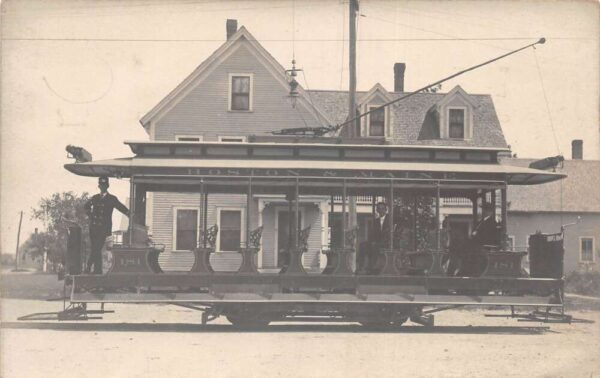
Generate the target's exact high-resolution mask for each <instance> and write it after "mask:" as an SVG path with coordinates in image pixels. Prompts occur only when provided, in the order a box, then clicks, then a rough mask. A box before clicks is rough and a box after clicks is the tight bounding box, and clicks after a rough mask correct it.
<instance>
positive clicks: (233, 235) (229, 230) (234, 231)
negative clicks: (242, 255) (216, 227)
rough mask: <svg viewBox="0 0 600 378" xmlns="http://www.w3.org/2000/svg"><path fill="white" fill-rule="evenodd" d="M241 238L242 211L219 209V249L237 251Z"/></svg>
mask: <svg viewBox="0 0 600 378" xmlns="http://www.w3.org/2000/svg"><path fill="white" fill-rule="evenodd" d="M241 239H242V212H241V211H239V210H221V224H220V232H219V244H220V249H221V251H237V250H238V249H239V248H240V242H241Z"/></svg>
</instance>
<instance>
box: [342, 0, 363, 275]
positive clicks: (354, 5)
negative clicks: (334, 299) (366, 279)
mask: <svg viewBox="0 0 600 378" xmlns="http://www.w3.org/2000/svg"><path fill="white" fill-rule="evenodd" d="M348 5H349V12H350V13H349V17H348V20H349V22H350V25H349V40H348V51H349V53H350V57H349V59H348V69H349V76H350V77H349V79H350V83H349V85H348V119H353V118H355V117H356V13H357V12H358V0H350V1H349V4H348ZM356 124H357V122H353V123H352V124H350V125H348V126H349V127H348V133H347V134H346V135H348V137H350V138H356V137H359V136H360V132H358V131H357V127H356ZM348 202H349V203H348V218H349V219H348V222H347V223H348V229H350V230H352V229H354V228H355V227H356V225H357V223H358V222H357V216H356V197H355V196H350V197H349V201H348ZM342 216H346V214H343V215H342ZM345 233H346V230H342V235H343V236H342V237H343V238H345V237H346V235H345ZM355 243H358V238H357V240H356V241H355ZM349 247H350V248H352V249H354V250H355V251H356V247H357V245H351V246H349ZM352 260H353V261H354V264H353V265H354V266H356V253H355V257H354V258H353V259H352ZM353 268H354V267H353Z"/></svg>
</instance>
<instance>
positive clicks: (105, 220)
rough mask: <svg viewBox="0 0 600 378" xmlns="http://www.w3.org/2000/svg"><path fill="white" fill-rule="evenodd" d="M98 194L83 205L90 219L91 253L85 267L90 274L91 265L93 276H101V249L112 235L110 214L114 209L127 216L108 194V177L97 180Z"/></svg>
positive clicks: (123, 207) (127, 213)
mask: <svg viewBox="0 0 600 378" xmlns="http://www.w3.org/2000/svg"><path fill="white" fill-rule="evenodd" d="M98 188H99V189H100V193H98V194H95V195H94V196H92V198H90V199H89V201H87V202H86V204H85V212H86V214H87V215H88V217H89V219H90V242H91V245H92V251H91V253H90V257H89V258H88V261H87V265H86V270H85V271H86V273H90V272H91V270H92V265H93V266H94V271H93V273H94V274H102V247H103V246H104V242H105V240H106V237H107V236H110V234H112V213H113V209H114V208H116V209H117V210H119V211H120V212H122V213H123V214H125V215H127V216H129V210H128V209H127V207H126V206H125V205H123V204H122V203H121V202H119V200H118V199H117V197H115V196H113V195H112V194H110V193H108V177H105V176H102V177H100V178H99V179H98Z"/></svg>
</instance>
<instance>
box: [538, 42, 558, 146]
mask: <svg viewBox="0 0 600 378" xmlns="http://www.w3.org/2000/svg"><path fill="white" fill-rule="evenodd" d="M533 57H534V58H535V66H536V67H537V72H538V76H539V78H540V84H541V86H542V93H543V94H544V102H545V103H546V112H547V113H548V119H549V120H550V128H552V136H554V144H555V145H556V150H557V151H558V153H559V154H560V147H559V145H558V138H557V137H556V131H555V130H554V122H553V121H552V113H551V112H550V105H549V103H548V97H547V96H546V87H545V86H544V79H543V78H542V70H541V69H540V64H539V62H538V58H537V54H536V53H535V47H534V48H533Z"/></svg>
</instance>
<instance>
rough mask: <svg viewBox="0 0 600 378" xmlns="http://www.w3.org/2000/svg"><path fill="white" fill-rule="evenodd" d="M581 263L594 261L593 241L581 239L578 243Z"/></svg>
mask: <svg viewBox="0 0 600 378" xmlns="http://www.w3.org/2000/svg"><path fill="white" fill-rule="evenodd" d="M580 250H581V261H586V262H592V261H594V239H592V238H581V242H580Z"/></svg>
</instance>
